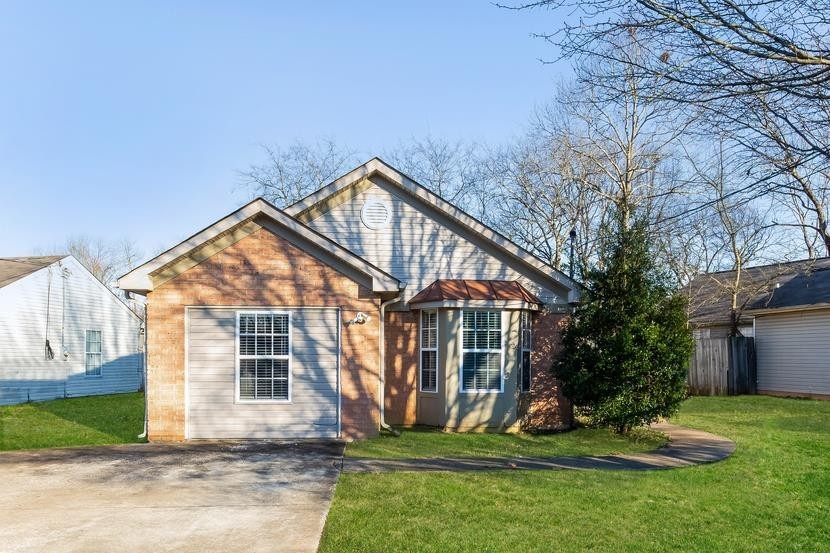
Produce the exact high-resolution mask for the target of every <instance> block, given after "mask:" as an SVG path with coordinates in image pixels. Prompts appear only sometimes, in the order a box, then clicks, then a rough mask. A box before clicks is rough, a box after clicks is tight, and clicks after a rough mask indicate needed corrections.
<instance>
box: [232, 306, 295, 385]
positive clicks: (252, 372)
mask: <svg viewBox="0 0 830 553" xmlns="http://www.w3.org/2000/svg"><path fill="white" fill-rule="evenodd" d="M237 335H238V336H239V338H238V346H237V348H238V349H237V362H238V369H237V378H238V386H239V399H240V400H242V401H289V400H290V399H291V316H290V315H289V314H288V313H239V314H238V316H237Z"/></svg>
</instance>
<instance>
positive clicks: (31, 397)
mask: <svg viewBox="0 0 830 553" xmlns="http://www.w3.org/2000/svg"><path fill="white" fill-rule="evenodd" d="M143 343H144V338H143V335H142V321H141V319H140V318H139V316H138V315H136V313H134V312H133V311H132V310H131V309H130V308H129V307H128V306H127V305H125V304H124V303H123V302H122V301H121V300H120V299H118V298H117V297H116V295H115V294H114V293H113V292H112V290H110V289H109V288H107V287H106V286H105V285H104V284H102V283H101V282H100V281H99V280H98V279H97V278H95V277H94V276H93V275H92V274H91V273H90V272H89V271H87V269H86V268H85V267H84V266H83V265H82V264H81V263H79V262H78V261H77V260H76V259H75V258H74V257H72V256H70V255H54V256H39V257H3V258H0V404H13V403H22V402H26V401H40V400H47V399H55V398H62V397H75V396H87V395H96V394H111V393H118V392H131V391H136V390H138V389H140V388H141V386H142V383H143V368H144V361H143Z"/></svg>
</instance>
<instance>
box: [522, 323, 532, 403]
mask: <svg viewBox="0 0 830 553" xmlns="http://www.w3.org/2000/svg"><path fill="white" fill-rule="evenodd" d="M521 323H522V324H521V346H522V347H521V355H522V357H521V363H522V366H521V371H520V378H521V382H520V385H521V390H522V391H523V392H529V391H530V383H531V381H532V379H531V372H530V354H531V352H532V351H533V324H532V323H533V318H532V315H531V313H530V311H522V321H521Z"/></svg>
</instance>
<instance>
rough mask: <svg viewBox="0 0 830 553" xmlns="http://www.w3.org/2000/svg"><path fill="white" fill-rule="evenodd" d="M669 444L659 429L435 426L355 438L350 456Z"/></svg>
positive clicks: (599, 450) (563, 451)
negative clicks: (508, 430) (538, 430)
mask: <svg viewBox="0 0 830 553" xmlns="http://www.w3.org/2000/svg"><path fill="white" fill-rule="evenodd" d="M665 443H666V437H665V436H664V435H662V434H660V433H659V432H654V431H652V430H645V429H641V430H638V431H636V432H633V433H632V434H631V435H630V436H619V435H617V434H614V433H613V432H610V431H609V430H605V429H591V428H580V429H578V430H574V431H573V432H564V433H561V434H539V435H532V434H484V433H466V434H453V433H448V432H441V431H440V430H436V429H433V428H411V429H402V430H401V435H400V437H397V438H396V437H395V436H391V435H389V434H383V435H381V436H379V437H377V438H372V439H369V440H361V441H358V442H353V443H351V444H349V445H348V446H347V447H346V456H347V457H376V458H424V457H553V456H564V455H610V454H615V453H635V452H637V453H639V452H642V451H651V450H653V449H656V448H658V447H660V446H662V445H664V444H665Z"/></svg>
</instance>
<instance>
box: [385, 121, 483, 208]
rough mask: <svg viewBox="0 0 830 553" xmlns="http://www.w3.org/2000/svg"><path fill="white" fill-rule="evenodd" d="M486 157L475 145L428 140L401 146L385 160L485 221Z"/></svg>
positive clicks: (387, 155) (415, 139)
mask: <svg viewBox="0 0 830 553" xmlns="http://www.w3.org/2000/svg"><path fill="white" fill-rule="evenodd" d="M487 155H488V154H487V152H486V150H485V149H484V148H482V147H481V146H480V145H479V144H477V143H474V142H464V141H455V142H451V141H448V140H444V139H440V138H435V137H432V136H427V137H426V138H423V139H418V138H412V139H411V140H410V141H409V142H403V143H400V144H398V146H397V147H396V148H395V149H393V150H391V151H389V152H387V153H386V154H385V155H384V157H385V158H387V159H388V161H389V162H390V163H391V164H392V165H394V166H395V167H396V168H398V169H400V170H401V171H403V172H404V173H405V174H407V175H408V176H410V177H411V178H413V179H414V180H415V181H417V182H419V183H420V184H422V185H424V186H425V187H426V188H428V189H429V190H431V191H432V192H435V193H436V194H438V195H439V196H441V197H442V198H443V199H445V200H447V201H448V202H450V203H452V204H454V205H456V206H458V207H460V208H461V209H464V210H465V211H468V212H470V213H471V214H472V215H474V216H476V217H478V218H480V219H482V218H486V217H487V207H488V205H489V201H487V200H486V198H487V194H486V190H485V188H484V183H485V182H486V181H487V178H488V175H487V173H486V172H485V171H484V170H483V168H482V167H483V165H484V164H486V159H487Z"/></svg>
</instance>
